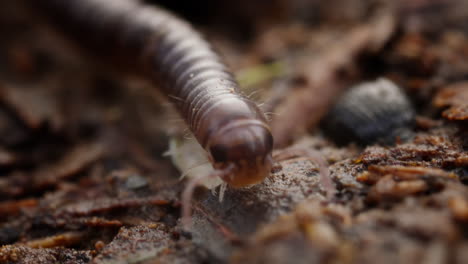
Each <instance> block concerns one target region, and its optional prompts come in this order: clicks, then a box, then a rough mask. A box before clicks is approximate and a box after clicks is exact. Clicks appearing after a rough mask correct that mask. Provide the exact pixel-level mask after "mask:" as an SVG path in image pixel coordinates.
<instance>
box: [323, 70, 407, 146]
mask: <svg viewBox="0 0 468 264" xmlns="http://www.w3.org/2000/svg"><path fill="white" fill-rule="evenodd" d="M414 117H415V111H414V109H413V106H412V104H411V102H410V101H409V99H408V97H407V96H406V95H405V94H404V93H403V91H402V90H401V89H400V88H399V87H398V86H396V85H395V84H394V83H392V82H391V81H389V80H386V79H378V80H377V81H375V82H366V83H362V84H359V85H357V86H354V87H352V88H351V89H350V90H349V91H347V92H346V93H345V94H344V95H343V96H342V97H341V98H340V99H339V100H338V102H337V103H336V105H335V106H334V107H333V108H332V109H331V111H330V112H329V114H328V115H327V116H326V118H325V119H324V131H325V133H326V135H327V136H328V137H330V138H332V139H333V140H334V141H335V142H336V143H337V144H339V145H344V144H348V143H351V142H355V143H357V144H359V145H369V144H373V143H377V142H378V143H381V144H393V143H395V141H396V140H397V138H400V139H403V140H404V139H405V138H407V137H408V136H409V135H410V134H411V128H412V126H413V123H414Z"/></svg>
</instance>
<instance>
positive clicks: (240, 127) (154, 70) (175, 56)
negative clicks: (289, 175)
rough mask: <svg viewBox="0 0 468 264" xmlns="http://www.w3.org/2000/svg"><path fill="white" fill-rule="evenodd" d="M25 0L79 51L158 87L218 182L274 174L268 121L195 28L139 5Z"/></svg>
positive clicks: (128, 0) (120, 0) (118, 0)
mask: <svg viewBox="0 0 468 264" xmlns="http://www.w3.org/2000/svg"><path fill="white" fill-rule="evenodd" d="M27 1H28V2H29V4H30V5H33V6H34V8H35V9H38V10H40V11H41V12H42V13H43V14H45V15H46V17H47V18H48V19H49V21H50V22H51V24H52V25H53V26H54V27H56V28H58V29H60V30H61V31H63V32H64V33H67V35H68V36H69V37H71V38H73V39H74V40H75V41H76V42H77V43H79V45H81V46H87V48H88V50H90V51H91V52H93V53H95V54H96V55H99V56H100V57H102V58H103V59H106V60H107V61H111V62H117V63H118V64H120V65H124V66H127V67H126V68H132V69H134V70H135V72H137V73H140V74H141V75H143V76H145V77H147V78H150V79H152V80H154V81H155V83H156V84H158V87H161V89H162V92H163V93H164V94H166V95H167V96H168V98H170V99H171V100H172V101H173V103H174V104H175V106H176V108H177V109H178V111H179V112H180V114H181V115H182V116H183V118H184V119H185V121H186V123H187V124H188V126H189V127H190V129H191V131H192V132H193V134H194V135H195V137H196V138H197V140H198V142H199V143H200V144H201V145H202V146H203V147H204V149H205V150H206V151H207V152H208V153H209V157H210V160H211V161H212V163H213V166H214V168H215V169H216V176H219V177H221V178H222V179H223V180H224V181H225V182H227V183H228V184H229V185H231V186H233V187H243V186H247V185H251V184H255V183H258V182H261V181H262V180H263V179H264V178H265V177H266V176H268V175H269V172H270V169H271V166H272V158H271V152H272V146H273V138H272V135H271V132H270V129H269V126H268V124H267V122H266V120H265V116H264V114H263V113H262V111H261V110H260V109H259V108H258V107H257V106H256V104H255V103H254V102H252V101H251V100H249V99H248V98H246V97H245V96H243V95H242V93H241V92H240V90H239V86H238V84H237V82H236V81H235V79H234V77H233V75H232V74H231V73H230V72H229V70H228V69H227V67H226V66H225V65H224V64H223V63H222V62H221V60H220V58H219V56H218V55H217V54H216V53H215V52H214V51H213V50H212V48H211V46H210V44H209V43H208V42H207V41H205V40H204V39H203V38H202V37H201V36H200V35H199V34H198V33H197V32H196V31H195V30H194V29H193V28H192V27H191V26H190V25H189V24H187V23H186V22H184V21H183V20H181V19H179V18H177V17H176V16H174V15H172V14H171V13H169V12H167V11H165V10H162V9H160V8H157V7H154V6H146V5H143V4H141V3H139V2H138V1H134V0H27ZM189 186H190V185H189ZM191 188H192V189H193V186H192V187H190V188H189V187H188V189H191ZM190 192H191V190H190V191H187V192H186V195H189V194H188V193H190Z"/></svg>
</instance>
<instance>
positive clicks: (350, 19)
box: [0, 0, 468, 264]
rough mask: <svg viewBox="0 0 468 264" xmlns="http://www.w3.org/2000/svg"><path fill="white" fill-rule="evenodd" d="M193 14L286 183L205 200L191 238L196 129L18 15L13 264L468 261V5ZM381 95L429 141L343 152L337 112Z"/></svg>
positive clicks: (8, 250) (8, 33)
mask: <svg viewBox="0 0 468 264" xmlns="http://www.w3.org/2000/svg"><path fill="white" fill-rule="evenodd" d="M154 2H156V1H147V3H148V4H154ZM183 2H184V1H174V2H170V3H169V1H162V3H163V4H165V5H167V7H168V8H171V9H172V10H173V11H174V12H176V13H180V14H182V15H184V16H185V17H186V18H187V19H188V20H190V21H192V22H193V23H194V24H195V27H196V28H198V29H199V30H200V31H202V32H203V33H204V35H205V36H206V37H207V38H208V39H210V40H211V41H212V42H213V44H214V45H215V47H216V49H217V50H218V51H219V52H220V53H222V54H223V57H225V59H226V61H227V62H228V63H229V64H230V66H231V67H232V69H233V71H234V72H235V73H237V74H238V76H239V79H240V80H241V83H246V84H248V87H246V91H245V92H246V94H249V93H255V95H252V96H251V97H252V98H254V99H255V100H257V101H258V102H259V103H262V108H263V109H264V110H265V112H266V113H267V115H269V117H270V119H271V125H272V132H273V134H274V138H275V142H276V146H277V147H276V149H275V151H274V156H275V157H276V164H275V166H274V168H273V170H272V173H271V175H270V177H268V178H267V179H266V180H265V181H264V182H263V183H260V184H258V185H255V186H252V187H248V188H241V189H232V188H229V187H228V188H227V190H226V191H225V193H224V198H223V200H222V201H220V199H219V189H218V188H215V189H214V190H207V189H205V188H203V187H200V188H198V189H197V191H196V194H195V196H194V199H193V218H192V227H191V229H190V230H185V229H184V228H183V226H182V224H181V221H180V216H181V215H180V209H181V208H180V207H181V205H180V194H181V192H182V190H183V189H184V186H185V184H186V182H187V180H180V179H179V177H180V175H181V173H180V172H179V171H177V169H176V168H175V166H174V165H173V164H172V162H171V160H170V159H169V158H167V157H164V156H163V153H164V152H165V151H166V150H167V149H168V145H169V141H170V139H171V137H173V136H174V135H175V134H176V132H174V131H183V130H184V126H183V122H182V121H181V119H180V118H179V117H178V116H177V115H176V114H174V112H173V109H171V107H170V106H169V104H168V103H167V101H166V100H165V98H164V96H162V95H161V94H160V93H159V92H158V89H157V87H155V86H157V84H153V83H149V82H146V81H145V80H141V79H137V78H135V77H134V76H127V75H124V74H121V73H120V72H115V71H114V70H113V69H110V68H109V67H108V65H105V64H102V63H101V62H100V61H99V60H98V59H96V58H93V57H92V56H90V55H89V54H88V53H86V52H83V50H81V49H80V45H79V43H70V42H69V41H67V40H65V39H62V38H61V36H60V35H57V34H56V33H55V32H54V31H53V30H52V29H51V28H50V27H48V26H46V25H44V24H43V23H42V20H41V19H40V18H38V17H36V16H34V15H31V13H29V11H26V10H25V9H24V8H23V6H22V5H21V4H20V1H7V2H6V3H3V4H2V8H1V9H0V33H1V34H0V245H1V248H0V263H41V264H42V263H44V264H47V263H145V264H146V263H147V264H149V263H375V262H379V263H466V262H467V261H468V254H467V252H468V251H467V250H468V232H467V229H466V225H467V223H468V189H467V186H466V185H467V184H468V124H467V123H466V121H467V115H468V104H467V100H466V99H467V98H468V89H467V87H468V83H467V72H468V63H467V62H468V24H467V23H466V21H467V20H466V19H468V5H467V4H466V3H464V1H461V0H459V1H458V0H412V1H378V0H367V1H358V0H353V1H349V0H333V1H301V0H294V1H282V0H276V1H274V5H270V4H269V3H267V2H265V1H261V0H255V1H253V2H255V3H254V4H252V5H250V4H248V3H247V1H240V2H239V4H231V5H230V6H229V8H225V7H221V6H220V5H219V4H214V3H213V2H215V1H206V2H205V1H202V2H200V3H199V4H197V5H193V4H186V3H183ZM249 3H250V2H249ZM200 8H202V9H203V14H204V15H203V16H200V13H197V10H199V9H200ZM261 11H263V12H261ZM260 13H261V14H262V15H257V14H260ZM197 14H198V15H197ZM239 19H241V20H242V21H243V22H242V23H238V24H237V23H236V21H238V20H239ZM379 78H386V79H388V80H390V81H392V82H394V83H395V84H397V85H398V86H399V87H401V89H402V90H403V91H404V92H405V93H406V94H407V95H408V96H409V98H410V100H411V103H412V104H413V106H414V108H415V109H416V113H417V117H416V120H415V125H414V126H413V127H410V128H408V129H409V133H408V134H406V135H405V136H404V137H403V136H402V137H397V138H395V139H394V142H392V144H389V145H382V144H380V143H376V144H373V145H362V144H360V143H359V142H348V143H347V144H344V145H343V144H339V145H338V144H337V143H336V142H333V140H332V138H329V137H328V136H327V133H325V132H324V130H323V129H322V127H321V123H322V121H323V118H324V117H325V116H326V115H327V113H328V111H329V110H330V109H331V107H332V106H333V104H334V103H335V102H336V101H338V98H339V96H340V95H341V94H343V93H344V92H345V91H346V90H347V89H349V88H350V87H352V86H354V85H356V84H359V83H363V82H369V81H374V80H376V79H379ZM378 123H379V122H376V123H375V125H378ZM318 157H319V159H318ZM321 160H323V161H326V165H325V169H324V167H323V164H322V161H321ZM326 179H328V180H331V181H332V183H333V184H331V185H330V184H328V183H327V181H326Z"/></svg>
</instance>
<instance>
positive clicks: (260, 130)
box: [207, 120, 273, 187]
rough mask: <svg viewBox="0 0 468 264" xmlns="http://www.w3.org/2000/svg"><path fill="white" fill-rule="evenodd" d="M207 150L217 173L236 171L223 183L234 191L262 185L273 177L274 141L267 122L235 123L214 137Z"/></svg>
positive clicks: (227, 176)
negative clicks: (227, 169) (262, 182)
mask: <svg viewBox="0 0 468 264" xmlns="http://www.w3.org/2000/svg"><path fill="white" fill-rule="evenodd" d="M207 148H208V151H209V153H210V155H211V158H212V160H213V162H214V167H215V168H216V169H218V170H223V169H225V168H227V167H232V169H230V170H229V173H227V174H226V175H223V176H222V179H223V180H224V181H226V182H227V183H228V184H229V185H231V186H233V187H244V186H248V185H252V184H255V183H259V182H261V181H262V180H263V179H265V178H266V177H267V176H268V175H269V174H270V170H271V167H272V163H273V159H272V157H271V152H272V149H273V137H272V135H271V133H270V130H269V128H268V127H267V126H266V124H265V123H263V122H260V121H258V120H236V121H233V122H231V123H230V124H229V125H228V126H226V127H224V128H222V129H220V130H218V131H217V132H216V133H215V134H214V135H213V137H212V138H211V140H210V141H209V144H208V147H207Z"/></svg>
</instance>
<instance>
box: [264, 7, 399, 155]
mask: <svg viewBox="0 0 468 264" xmlns="http://www.w3.org/2000/svg"><path fill="white" fill-rule="evenodd" d="M394 24H395V22H394V18H393V17H392V16H391V15H389V14H387V15H385V14H384V15H382V16H379V18H378V20H377V21H374V23H369V24H366V25H362V26H359V27H357V28H355V29H354V30H352V31H351V32H350V33H349V34H345V35H344V36H343V38H342V40H341V41H339V40H338V41H336V43H334V45H332V46H331V47H330V48H329V49H328V51H326V52H325V53H324V54H323V55H321V56H320V57H319V58H318V59H316V60H314V61H313V62H311V63H308V64H306V65H305V66H304V74H303V75H304V76H306V77H307V78H308V80H307V84H306V85H307V87H303V89H299V90H297V92H295V93H291V94H290V95H289V96H288V98H287V99H286V100H285V101H284V102H283V103H282V104H281V105H280V106H279V108H278V109H277V110H276V111H277V112H279V113H280V114H279V115H277V116H275V118H274V119H273V122H272V124H271V126H272V133H273V136H274V138H275V146H276V147H282V146H286V145H287V144H289V143H291V141H292V140H293V139H294V138H295V137H297V136H300V135H301V134H303V133H305V132H306V131H307V130H308V129H310V128H313V127H314V126H316V125H317V124H318V123H319V121H320V120H321V119H322V117H323V116H324V115H325V114H326V113H327V111H328V109H329V107H330V106H331V105H332V104H333V102H334V100H335V99H336V98H337V97H338V96H339V94H340V93H341V92H342V91H343V90H344V89H346V88H347V87H348V86H349V85H350V81H351V80H350V79H345V78H342V76H340V72H342V71H343V70H346V69H350V68H352V66H353V65H354V61H355V59H356V57H357V56H358V55H359V54H361V53H363V52H364V51H371V52H375V51H378V50H379V49H380V48H381V47H382V46H383V44H385V43H386V41H387V40H388V39H389V37H390V36H391V35H392V33H393V31H394V27H395V25H394Z"/></svg>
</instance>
